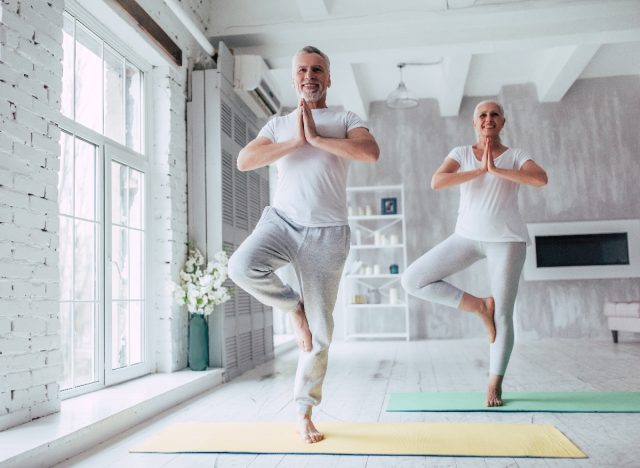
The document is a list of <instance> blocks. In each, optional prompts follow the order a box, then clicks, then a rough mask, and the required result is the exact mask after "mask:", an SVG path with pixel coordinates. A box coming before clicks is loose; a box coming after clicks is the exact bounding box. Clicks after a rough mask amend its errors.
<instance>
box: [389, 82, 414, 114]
mask: <svg viewBox="0 0 640 468" xmlns="http://www.w3.org/2000/svg"><path fill="white" fill-rule="evenodd" d="M417 105H418V98H417V97H416V96H415V95H414V94H413V93H412V92H411V91H409V90H408V89H407V86H406V85H405V84H404V81H400V83H398V87H397V88H396V89H394V90H393V91H391V93H390V94H389V96H388V97H387V106H389V107H391V108H392V109H408V108H409V107H415V106H417Z"/></svg>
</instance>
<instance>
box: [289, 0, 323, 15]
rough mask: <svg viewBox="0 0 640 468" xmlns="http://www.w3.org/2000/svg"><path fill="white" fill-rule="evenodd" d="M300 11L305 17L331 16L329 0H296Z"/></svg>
mask: <svg viewBox="0 0 640 468" xmlns="http://www.w3.org/2000/svg"><path fill="white" fill-rule="evenodd" d="M296 2H297V3H298V11H299V12H300V16H302V18H304V19H309V18H326V17H328V16H329V7H328V6H327V0H296Z"/></svg>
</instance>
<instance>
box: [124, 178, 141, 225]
mask: <svg viewBox="0 0 640 468" xmlns="http://www.w3.org/2000/svg"><path fill="white" fill-rule="evenodd" d="M143 200H144V174H142V173H141V172H138V171H136V170H134V169H129V223H128V224H129V226H130V227H132V228H138V229H143V228H144V203H143Z"/></svg>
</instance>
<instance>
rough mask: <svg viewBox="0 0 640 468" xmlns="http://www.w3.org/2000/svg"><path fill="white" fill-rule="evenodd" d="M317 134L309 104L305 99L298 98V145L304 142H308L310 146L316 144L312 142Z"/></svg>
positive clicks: (315, 140)
mask: <svg viewBox="0 0 640 468" xmlns="http://www.w3.org/2000/svg"><path fill="white" fill-rule="evenodd" d="M318 136H319V135H318V132H317V131H316V123H315V121H314V120H313V114H312V113H311V108H310V107H309V104H307V101H305V100H304V99H300V103H299V104H298V135H297V141H298V143H299V146H303V145H304V144H305V143H309V144H310V145H311V146H317V144H314V143H316V142H317V139H318Z"/></svg>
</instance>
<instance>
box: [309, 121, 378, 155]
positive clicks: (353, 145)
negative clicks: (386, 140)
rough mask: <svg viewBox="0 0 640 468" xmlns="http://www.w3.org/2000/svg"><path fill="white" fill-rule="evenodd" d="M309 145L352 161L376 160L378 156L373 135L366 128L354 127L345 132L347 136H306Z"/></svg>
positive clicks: (376, 144)
mask: <svg viewBox="0 0 640 468" xmlns="http://www.w3.org/2000/svg"><path fill="white" fill-rule="evenodd" d="M307 141H308V142H309V144H310V145H312V146H315V147H316V148H319V149H321V150H324V151H327V152H328V153H331V154H335V155H336V156H338V157H341V158H345V159H352V160H354V161H364V162H376V161H377V160H378V158H379V157H380V148H378V143H376V140H375V138H373V135H372V134H371V133H369V130H367V129H366V128H362V127H359V128H354V129H353V130H350V131H349V132H348V133H347V138H326V137H322V136H320V135H316V136H315V137H313V138H312V139H309V138H307Z"/></svg>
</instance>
